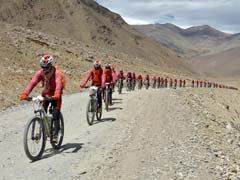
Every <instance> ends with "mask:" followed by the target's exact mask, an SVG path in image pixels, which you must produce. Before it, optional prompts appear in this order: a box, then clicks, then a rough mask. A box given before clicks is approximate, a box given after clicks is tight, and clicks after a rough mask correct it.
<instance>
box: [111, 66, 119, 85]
mask: <svg viewBox="0 0 240 180" xmlns="http://www.w3.org/2000/svg"><path fill="white" fill-rule="evenodd" d="M112 77H113V83H114V84H115V83H116V82H117V80H118V76H117V72H116V71H115V69H114V68H112Z"/></svg>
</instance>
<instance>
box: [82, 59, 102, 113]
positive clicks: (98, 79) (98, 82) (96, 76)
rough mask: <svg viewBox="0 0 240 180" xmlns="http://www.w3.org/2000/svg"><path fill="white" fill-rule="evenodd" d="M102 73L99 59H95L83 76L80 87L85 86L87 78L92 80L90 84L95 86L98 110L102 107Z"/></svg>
mask: <svg viewBox="0 0 240 180" xmlns="http://www.w3.org/2000/svg"><path fill="white" fill-rule="evenodd" d="M102 75H103V69H102V67H101V63H100V61H99V60H96V61H95V62H94V63H93V68H92V69H91V70H90V71H89V72H88V74H87V75H86V76H85V78H84V80H83V81H82V82H81V84H80V87H81V88H85V86H86V84H87V82H88V81H89V79H91V80H92V86H97V87H98V91H97V99H98V110H99V111H100V110H101V109H102V90H101V86H102Z"/></svg>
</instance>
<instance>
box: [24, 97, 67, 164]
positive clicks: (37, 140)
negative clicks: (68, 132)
mask: <svg viewBox="0 0 240 180" xmlns="http://www.w3.org/2000/svg"><path fill="white" fill-rule="evenodd" d="M27 101H32V102H33V109H34V114H35V115H34V117H33V118H31V119H30V120H29V121H28V122H27V124H26V126H25V130H24V136H23V144H24V150H25V153H26V155H27V157H28V158H29V159H30V160H32V161H36V160H39V159H40V158H41V156H42V154H43V152H44V150H45V146H46V140H47V138H49V139H50V143H51V145H52V147H53V148H54V149H59V148H60V147H61V145H62V142H63V137H64V120H63V116H62V113H60V121H59V123H60V125H59V131H58V139H57V141H53V137H54V130H55V127H54V121H53V120H52V111H53V106H52V105H51V106H50V108H49V113H47V112H46V111H45V110H44V107H43V102H44V101H45V99H44V97H42V96H37V97H28V98H27ZM31 145H32V146H33V147H32V146H31Z"/></svg>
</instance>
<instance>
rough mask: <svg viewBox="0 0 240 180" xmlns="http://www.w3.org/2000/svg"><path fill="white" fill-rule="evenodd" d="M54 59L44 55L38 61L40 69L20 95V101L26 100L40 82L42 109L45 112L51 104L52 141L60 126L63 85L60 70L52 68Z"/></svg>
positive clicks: (56, 136) (55, 139) (54, 139)
mask: <svg viewBox="0 0 240 180" xmlns="http://www.w3.org/2000/svg"><path fill="white" fill-rule="evenodd" d="M53 62H54V59H53V57H52V56H50V55H44V56H43V57H42V58H41V59H40V66H41V69H40V70H39V71H37V73H36V74H35V75H34V77H33V78H32V80H31V81H30V83H29V84H28V85H27V87H26V89H25V90H24V91H23V92H22V93H21V96H20V99H21V100H26V99H27V97H28V95H29V94H30V93H31V92H32V90H33V88H34V87H36V85H37V84H38V83H39V82H42V87H43V90H42V96H43V97H44V98H45V101H44V104H43V107H44V109H45V111H46V112H47V109H48V106H49V103H51V104H52V106H53V110H52V116H53V119H52V120H53V122H54V127H55V129H54V138H53V141H54V142H55V141H57V139H58V131H59V128H60V127H59V126H60V122H59V121H60V110H61V105H62V94H63V87H64V84H63V82H62V75H61V72H60V69H59V68H58V67H56V66H53Z"/></svg>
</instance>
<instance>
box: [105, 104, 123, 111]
mask: <svg viewBox="0 0 240 180" xmlns="http://www.w3.org/2000/svg"><path fill="white" fill-rule="evenodd" d="M114 104H116V103H114ZM117 109H119V110H123V108H121V107H109V108H108V111H114V110H117Z"/></svg>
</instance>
